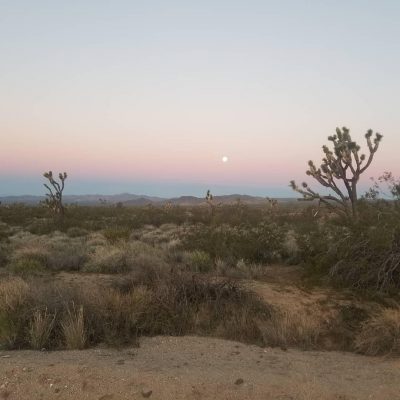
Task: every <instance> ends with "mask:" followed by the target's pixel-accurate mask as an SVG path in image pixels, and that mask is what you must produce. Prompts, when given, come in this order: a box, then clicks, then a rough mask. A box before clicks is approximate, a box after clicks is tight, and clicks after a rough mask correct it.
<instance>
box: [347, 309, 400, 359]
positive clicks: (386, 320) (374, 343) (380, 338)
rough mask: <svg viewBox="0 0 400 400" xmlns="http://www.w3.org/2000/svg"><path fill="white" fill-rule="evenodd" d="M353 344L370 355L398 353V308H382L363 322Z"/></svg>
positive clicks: (399, 345) (399, 343) (399, 349)
mask: <svg viewBox="0 0 400 400" xmlns="http://www.w3.org/2000/svg"><path fill="white" fill-rule="evenodd" d="M355 346H356V349H357V350H358V351H359V352H360V353H363V354H367V355H370V356H377V355H385V354H386V355H387V354H391V355H400V308H394V309H390V308H388V309H382V310H381V311H380V312H379V313H375V315H373V316H372V317H371V318H370V319H368V320H367V321H366V322H364V323H363V325H362V329H361V332H360V334H359V335H358V336H357V337H356V340H355Z"/></svg>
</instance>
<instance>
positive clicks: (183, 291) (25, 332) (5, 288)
mask: <svg viewBox="0 0 400 400" xmlns="http://www.w3.org/2000/svg"><path fill="white" fill-rule="evenodd" d="M115 282H116V283H115V286H114V287H108V288H104V287H100V286H97V285H93V286H89V287H85V288H84V289H83V288H81V287H80V286H76V287H71V286H69V285H65V284H62V283H58V284H54V282H51V281H44V280H38V279H37V280H36V281H32V282H31V283H30V284H27V283H25V282H24V281H22V280H21V279H13V280H12V281H11V280H10V282H8V283H7V282H2V283H1V285H0V316H1V317H2V319H0V333H1V335H0V339H1V343H2V344H3V345H7V346H8V347H12V348H27V347H28V348H42V347H46V348H49V349H50V348H67V349H81V348H84V347H85V346H87V345H94V344H97V343H107V344H111V345H122V344H128V343H129V344H132V343H136V341H137V338H138V337H139V336H143V335H158V334H160V335H185V334H198V335H207V336H208V335H209V336H218V337H223V338H227V339H233V340H239V341H243V342H246V343H255V344H259V345H263V344H264V336H263V333H262V331H261V329H260V326H261V325H262V324H264V323H266V321H267V320H268V319H269V318H270V309H269V307H268V306H267V305H265V304H264V303H263V302H262V301H261V300H260V299H259V298H258V297H257V296H256V295H255V294H254V293H252V292H249V291H247V290H245V289H244V288H243V287H242V286H240V285H239V284H237V283H235V282H231V281H229V280H226V279H225V280H221V279H215V278H211V277H208V276H201V275H193V274H187V273H182V272H177V271H175V272H173V271H172V272H166V271H165V270H164V271H157V272H154V271H151V270H145V269H143V270H142V272H141V273H140V274H137V273H135V274H131V275H129V276H126V277H125V278H119V280H117V279H116V280H115ZM3 310H5V312H4V311H3Z"/></svg>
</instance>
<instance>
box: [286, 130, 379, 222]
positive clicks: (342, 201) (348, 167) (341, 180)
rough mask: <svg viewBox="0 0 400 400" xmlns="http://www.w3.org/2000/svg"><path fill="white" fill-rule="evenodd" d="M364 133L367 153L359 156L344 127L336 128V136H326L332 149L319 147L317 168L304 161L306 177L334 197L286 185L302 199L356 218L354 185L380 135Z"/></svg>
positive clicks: (376, 147) (292, 183)
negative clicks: (320, 149) (319, 160)
mask: <svg viewBox="0 0 400 400" xmlns="http://www.w3.org/2000/svg"><path fill="white" fill-rule="evenodd" d="M372 136H373V132H372V130H368V132H367V133H366V134H365V138H366V141H367V145H368V151H369V154H368V156H366V155H365V154H360V150H361V148H360V146H359V145H358V144H357V143H356V142H354V141H353V140H352V139H351V136H350V131H349V130H348V129H347V128H342V129H339V128H336V135H333V136H329V137H328V140H329V141H331V142H332V144H333V150H331V149H330V148H329V147H328V146H323V147H322V149H323V152H324V154H325V157H324V158H323V159H322V164H321V166H320V168H317V167H316V166H315V164H314V162H313V161H309V162H308V166H309V168H308V170H307V171H306V174H307V175H309V176H312V177H313V178H314V179H315V180H316V181H317V182H318V183H319V184H321V185H322V186H324V187H326V188H328V189H331V190H332V191H333V192H334V194H327V195H321V194H319V193H317V192H315V191H314V190H312V189H311V188H310V187H309V186H308V184H307V183H306V182H303V184H302V186H301V187H299V186H297V185H296V182H295V181H291V182H290V186H291V187H292V189H293V190H295V191H297V192H298V193H300V194H302V195H303V198H304V199H305V200H318V201H319V202H320V203H324V204H326V205H327V206H328V207H330V208H333V209H334V210H335V211H337V212H340V213H344V214H345V215H346V216H348V217H354V218H357V216H358V214H357V199H358V197H357V183H358V181H359V179H360V176H361V174H362V173H363V172H365V170H366V169H367V168H368V167H369V166H370V165H371V163H372V160H373V158H374V155H375V153H376V152H377V151H378V148H379V144H380V142H381V140H382V135H381V134H379V133H376V134H375V137H374V138H373V139H372Z"/></svg>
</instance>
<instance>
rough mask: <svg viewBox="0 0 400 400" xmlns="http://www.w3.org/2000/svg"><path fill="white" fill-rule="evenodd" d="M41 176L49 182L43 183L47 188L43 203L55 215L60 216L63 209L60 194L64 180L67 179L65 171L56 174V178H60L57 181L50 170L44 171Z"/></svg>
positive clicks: (62, 213)
mask: <svg viewBox="0 0 400 400" xmlns="http://www.w3.org/2000/svg"><path fill="white" fill-rule="evenodd" d="M43 176H44V177H45V178H46V179H47V180H48V181H49V184H47V183H44V184H43V186H44V187H45V188H46V189H47V190H48V193H46V199H45V201H44V204H45V205H46V206H47V207H48V208H50V210H52V211H53V213H54V215H55V216H58V217H61V218H62V217H63V216H64V211H65V209H64V205H63V202H62V195H63V191H64V186H65V180H66V179H67V173H66V172H63V173H61V172H60V173H59V174H58V178H59V179H60V181H59V182H57V181H56V180H55V179H54V177H53V172H52V171H49V172H45V173H44V174H43Z"/></svg>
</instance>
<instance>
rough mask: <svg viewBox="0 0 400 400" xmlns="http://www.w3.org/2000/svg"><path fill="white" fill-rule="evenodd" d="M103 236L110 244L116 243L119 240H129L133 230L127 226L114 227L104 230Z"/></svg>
mask: <svg viewBox="0 0 400 400" xmlns="http://www.w3.org/2000/svg"><path fill="white" fill-rule="evenodd" d="M102 233H103V236H104V237H105V238H106V240H107V242H108V243H110V244H116V243H118V242H119V241H125V242H126V241H127V240H128V239H129V237H130V235H131V230H130V229H129V228H126V227H113V228H107V229H104V230H103V232H102Z"/></svg>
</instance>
